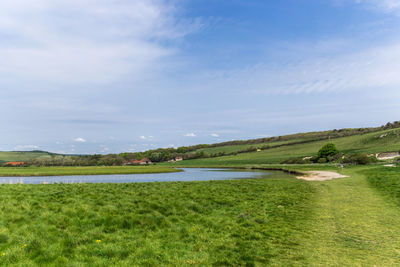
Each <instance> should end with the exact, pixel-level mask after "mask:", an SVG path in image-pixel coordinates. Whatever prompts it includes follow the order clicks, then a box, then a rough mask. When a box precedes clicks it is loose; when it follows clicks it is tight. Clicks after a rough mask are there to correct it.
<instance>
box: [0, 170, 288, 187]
mask: <svg viewBox="0 0 400 267" xmlns="http://www.w3.org/2000/svg"><path fill="white" fill-rule="evenodd" d="M182 170H183V171H182V172H175V173H156V174H118V175H82V176H34V177H0V184H54V183H66V184H70V183H144V182H184V181H211V180H231V179H252V178H263V177H271V178H272V177H275V176H276V175H277V173H278V172H273V171H271V172H270V171H268V172H267V171H251V170H232V169H206V168H182ZM280 175H282V173H280Z"/></svg>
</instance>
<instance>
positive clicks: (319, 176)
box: [297, 171, 348, 181]
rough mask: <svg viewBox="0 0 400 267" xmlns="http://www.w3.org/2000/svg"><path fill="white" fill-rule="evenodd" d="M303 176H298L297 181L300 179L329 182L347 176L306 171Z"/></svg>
mask: <svg viewBox="0 0 400 267" xmlns="http://www.w3.org/2000/svg"><path fill="white" fill-rule="evenodd" d="M305 174H306V175H305V176H298V177H297V179H302V180H306V181H329V180H333V179H338V178H346V177H348V176H345V175H341V174H339V173H337V172H328V171H308V172H305Z"/></svg>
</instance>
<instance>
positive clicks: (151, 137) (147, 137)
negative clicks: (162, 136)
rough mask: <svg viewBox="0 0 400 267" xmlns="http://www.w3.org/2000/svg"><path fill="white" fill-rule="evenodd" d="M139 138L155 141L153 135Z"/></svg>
mask: <svg viewBox="0 0 400 267" xmlns="http://www.w3.org/2000/svg"><path fill="white" fill-rule="evenodd" d="M139 138H140V139H142V140H146V139H153V138H154V136H152V135H149V136H144V135H142V136H139Z"/></svg>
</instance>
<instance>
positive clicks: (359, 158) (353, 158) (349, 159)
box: [342, 154, 376, 165]
mask: <svg viewBox="0 0 400 267" xmlns="http://www.w3.org/2000/svg"><path fill="white" fill-rule="evenodd" d="M375 161H376V160H374V158H373V157H368V155H367V154H353V155H348V156H346V157H345V158H344V159H343V160H342V162H343V163H350V164H358V165H366V164H369V163H373V162H375Z"/></svg>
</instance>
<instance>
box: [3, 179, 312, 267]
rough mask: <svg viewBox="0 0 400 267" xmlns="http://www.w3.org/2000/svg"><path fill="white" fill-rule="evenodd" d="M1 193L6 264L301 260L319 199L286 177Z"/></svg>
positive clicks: (42, 187)
mask: <svg viewBox="0 0 400 267" xmlns="http://www.w3.org/2000/svg"><path fill="white" fill-rule="evenodd" d="M0 190H1V192H2V193H1V194H0V218H1V220H0V264H1V265H13V264H15V265H19V266H34V265H46V266H110V265H112V266H133V265H134V266H161V265H169V266H193V265H203V266H204V265H206V266H210V265H220V266H227V265H230V266H239V265H248V266H251V265H267V264H271V263H277V262H279V263H295V262H298V261H299V260H302V258H303V256H302V251H300V250H299V242H300V238H301V231H302V229H303V226H304V225H307V223H306V221H307V219H308V218H309V217H310V214H311V212H312V209H310V207H312V205H313V202H314V200H313V197H314V189H313V187H312V186H311V185H310V184H308V183H306V182H303V181H298V180H295V179H293V178H291V177H288V176H286V175H282V176H281V177H276V178H275V179H256V180H234V181H213V182H190V183H144V184H120V185H117V184H82V185H79V184H75V185H38V186H34V185H17V186H12V185H2V186H0Z"/></svg>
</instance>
